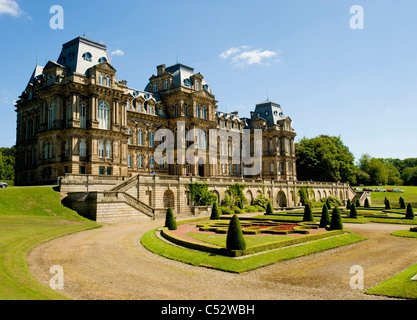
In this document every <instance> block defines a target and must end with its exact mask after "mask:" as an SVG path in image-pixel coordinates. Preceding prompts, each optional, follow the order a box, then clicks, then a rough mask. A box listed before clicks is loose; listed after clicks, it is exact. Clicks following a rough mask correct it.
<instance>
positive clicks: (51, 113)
mask: <svg viewBox="0 0 417 320" xmlns="http://www.w3.org/2000/svg"><path fill="white" fill-rule="evenodd" d="M54 120H55V101H52V103H51V105H50V106H49V108H48V129H52V126H53V123H54Z"/></svg>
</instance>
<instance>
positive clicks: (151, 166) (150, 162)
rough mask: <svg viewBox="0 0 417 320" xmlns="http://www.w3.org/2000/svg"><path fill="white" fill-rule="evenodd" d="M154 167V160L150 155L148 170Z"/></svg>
mask: <svg viewBox="0 0 417 320" xmlns="http://www.w3.org/2000/svg"><path fill="white" fill-rule="evenodd" d="M154 167H155V160H154V157H153V155H150V156H149V168H150V169H153V168H154Z"/></svg>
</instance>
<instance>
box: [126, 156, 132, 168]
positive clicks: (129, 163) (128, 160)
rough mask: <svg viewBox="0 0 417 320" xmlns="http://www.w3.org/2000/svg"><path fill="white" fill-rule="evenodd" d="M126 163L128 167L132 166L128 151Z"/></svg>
mask: <svg viewBox="0 0 417 320" xmlns="http://www.w3.org/2000/svg"><path fill="white" fill-rule="evenodd" d="M127 165H128V167H129V168H131V167H132V156H131V155H130V153H128V154H127Z"/></svg>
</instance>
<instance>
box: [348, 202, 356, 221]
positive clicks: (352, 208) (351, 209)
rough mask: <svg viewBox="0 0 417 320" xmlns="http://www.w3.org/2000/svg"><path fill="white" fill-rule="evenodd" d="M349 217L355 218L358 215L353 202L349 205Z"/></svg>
mask: <svg viewBox="0 0 417 320" xmlns="http://www.w3.org/2000/svg"><path fill="white" fill-rule="evenodd" d="M349 217H350V218H357V217H358V210H356V206H355V204H354V203H352V205H351V206H350V215H349Z"/></svg>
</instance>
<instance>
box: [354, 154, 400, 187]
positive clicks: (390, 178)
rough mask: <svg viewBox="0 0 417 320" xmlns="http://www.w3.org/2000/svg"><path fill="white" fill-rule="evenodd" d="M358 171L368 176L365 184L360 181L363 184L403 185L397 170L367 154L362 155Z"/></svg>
mask: <svg viewBox="0 0 417 320" xmlns="http://www.w3.org/2000/svg"><path fill="white" fill-rule="evenodd" d="M359 169H360V170H361V171H363V172H365V173H367V174H368V175H369V179H368V181H366V182H365V183H364V182H363V181H361V183H363V184H372V185H379V184H383V185H387V184H389V185H402V184H403V181H402V180H401V174H400V172H399V171H398V169H397V168H396V167H395V166H394V165H393V164H392V163H390V162H388V161H386V160H384V159H377V158H372V157H371V156H370V155H369V154H364V155H362V157H361V158H360V159H359ZM358 180H359V179H358Z"/></svg>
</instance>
